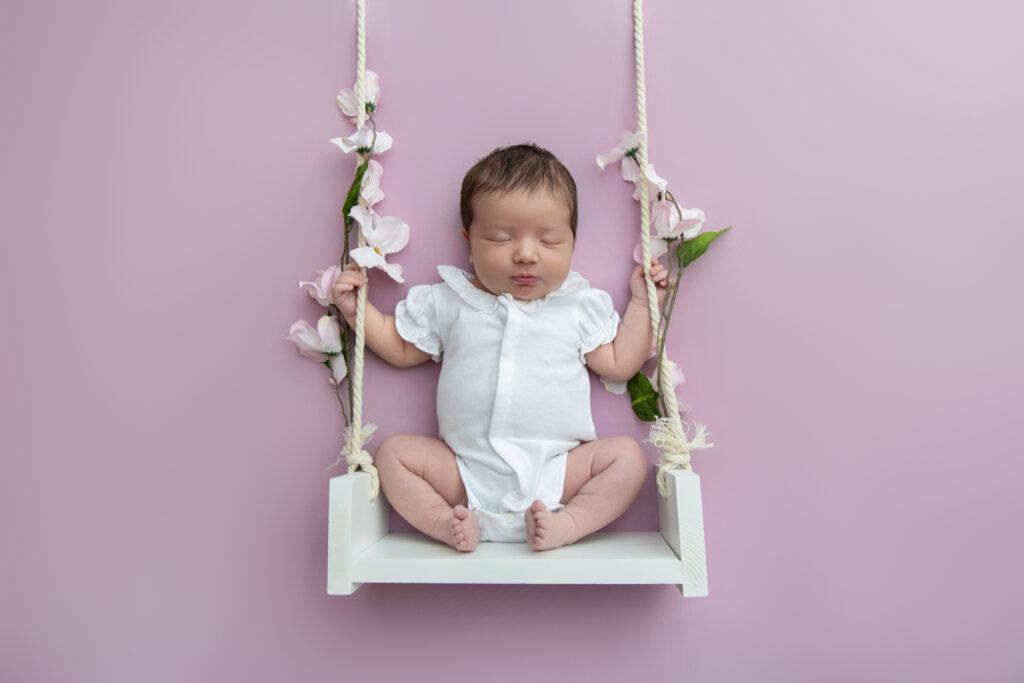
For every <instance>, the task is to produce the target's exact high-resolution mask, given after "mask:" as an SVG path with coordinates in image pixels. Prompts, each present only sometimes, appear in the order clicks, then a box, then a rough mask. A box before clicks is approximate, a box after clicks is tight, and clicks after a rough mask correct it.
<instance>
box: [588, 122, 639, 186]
mask: <svg viewBox="0 0 1024 683" xmlns="http://www.w3.org/2000/svg"><path fill="white" fill-rule="evenodd" d="M643 139H644V136H643V135H640V133H628V132H627V133H623V134H622V137H621V138H619V144H617V145H615V146H614V147H612V148H611V149H610V150H608V151H607V152H605V153H604V154H598V155H597V165H598V166H600V167H601V170H602V171H603V170H604V167H605V166H607V165H608V164H614V163H615V162H616V161H619V160H620V159H621V160H622V179H623V180H628V181H630V182H636V181H637V180H639V179H640V167H639V166H638V165H637V163H636V161H635V160H634V159H633V158H632V155H634V154H636V152H637V150H638V149H640V143H641V142H642V141H643ZM626 155H629V157H630V158H628V159H627V156H626Z"/></svg>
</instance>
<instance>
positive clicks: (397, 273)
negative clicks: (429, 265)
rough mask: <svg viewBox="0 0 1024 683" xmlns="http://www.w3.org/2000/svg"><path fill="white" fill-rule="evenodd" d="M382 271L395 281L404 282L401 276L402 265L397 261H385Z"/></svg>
mask: <svg viewBox="0 0 1024 683" xmlns="http://www.w3.org/2000/svg"><path fill="white" fill-rule="evenodd" d="M384 272H385V273H387V274H388V275H389V276H391V279H392V280H394V281H395V282H405V278H404V277H402V266H401V265H399V264H397V263H385V264H384Z"/></svg>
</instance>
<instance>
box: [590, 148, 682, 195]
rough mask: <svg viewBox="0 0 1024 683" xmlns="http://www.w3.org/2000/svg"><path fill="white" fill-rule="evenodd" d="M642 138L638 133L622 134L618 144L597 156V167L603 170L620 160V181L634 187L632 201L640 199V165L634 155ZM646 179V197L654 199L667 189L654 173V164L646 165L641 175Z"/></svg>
mask: <svg viewBox="0 0 1024 683" xmlns="http://www.w3.org/2000/svg"><path fill="white" fill-rule="evenodd" d="M643 140H644V136H643V135H641V134H640V133H623V134H622V137H621V138H619V144H617V145H615V146H614V147H612V148H611V149H610V150H608V151H607V152H605V153H604V154H598V155H597V165H598V166H600V167H601V170H602V171H603V170H604V167H605V166H607V165H608V164H613V163H615V162H616V161H619V160H620V159H621V160H622V165H621V172H622V179H623V180H628V181H629V182H631V183H633V185H634V186H635V187H634V189H633V199H640V177H641V173H640V164H639V162H638V161H637V159H636V153H637V151H638V150H639V149H640V143H641V142H643ZM643 175H644V176H646V178H647V187H648V192H647V196H648V197H650V198H654V197H655V196H656V195H657V194H658V193H659V192H662V193H664V192H665V188H667V187H668V183H667V182H666V181H665V179H664V178H662V177H661V176H659V175H658V174H657V173H655V172H654V164H647V169H646V170H645V171H644V173H643Z"/></svg>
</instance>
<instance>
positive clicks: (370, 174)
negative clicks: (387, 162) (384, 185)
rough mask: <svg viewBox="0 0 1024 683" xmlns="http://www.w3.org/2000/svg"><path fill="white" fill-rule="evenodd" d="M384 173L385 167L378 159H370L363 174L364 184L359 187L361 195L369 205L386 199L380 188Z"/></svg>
mask: <svg viewBox="0 0 1024 683" xmlns="http://www.w3.org/2000/svg"><path fill="white" fill-rule="evenodd" d="M382 175H384V167H383V166H381V165H380V162H379V161H377V160H376V159H370V163H369V165H368V166H367V167H366V173H365V174H363V184H362V186H361V187H360V188H359V196H360V197H362V198H363V201H365V202H366V205H367V206H373V205H374V204H376V203H377V202H379V201H380V200H382V199H384V192H383V191H382V190H381V189H380V177H381V176H382Z"/></svg>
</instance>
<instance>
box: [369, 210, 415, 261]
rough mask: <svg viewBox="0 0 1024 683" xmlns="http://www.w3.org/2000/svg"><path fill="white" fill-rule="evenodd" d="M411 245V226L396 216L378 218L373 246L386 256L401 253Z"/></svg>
mask: <svg viewBox="0 0 1024 683" xmlns="http://www.w3.org/2000/svg"><path fill="white" fill-rule="evenodd" d="M408 243H409V226H408V225H406V224H405V223H403V222H402V221H401V220H400V219H398V218H395V217H394V216H387V217H384V218H380V217H378V218H377V220H376V227H375V229H374V242H373V246H375V247H379V248H380V250H381V251H383V252H384V253H385V254H394V253H395V252H396V251H401V250H402V249H404V248H405V245H407V244H408Z"/></svg>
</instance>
